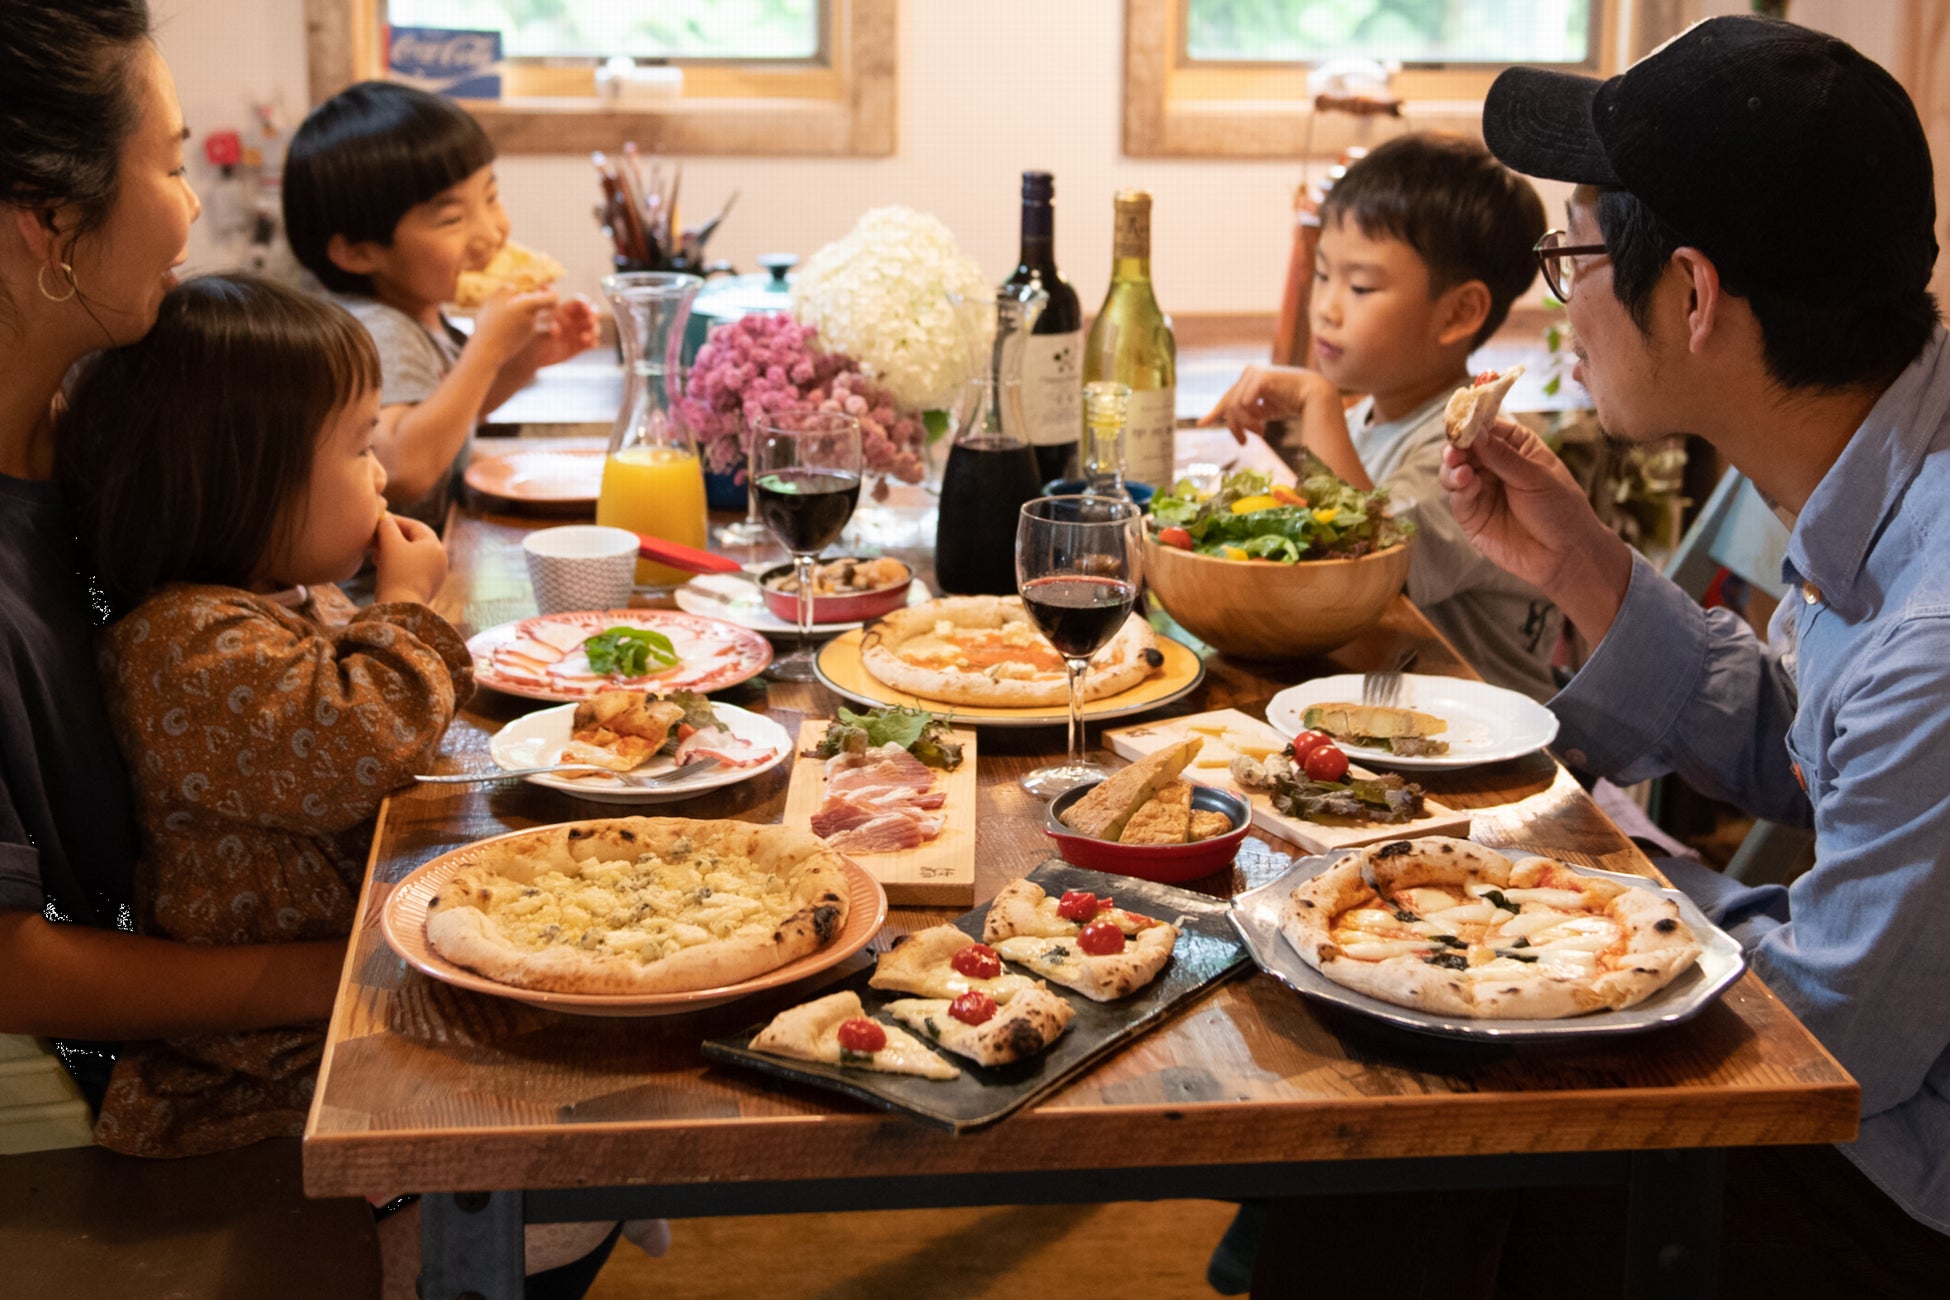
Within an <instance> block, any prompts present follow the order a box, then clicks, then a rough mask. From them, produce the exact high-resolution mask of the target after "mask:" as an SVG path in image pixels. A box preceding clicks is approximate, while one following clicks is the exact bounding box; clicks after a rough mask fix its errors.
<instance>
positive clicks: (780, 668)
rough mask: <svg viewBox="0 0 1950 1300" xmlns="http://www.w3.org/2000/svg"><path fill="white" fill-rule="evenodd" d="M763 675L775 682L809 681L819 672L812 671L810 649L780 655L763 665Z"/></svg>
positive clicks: (814, 679)
mask: <svg viewBox="0 0 1950 1300" xmlns="http://www.w3.org/2000/svg"><path fill="white" fill-rule="evenodd" d="M765 675H766V676H767V677H770V678H771V679H772V680H773V681H775V682H810V681H817V680H818V678H819V674H817V673H815V672H814V671H813V653H812V651H811V650H810V649H799V650H794V651H793V652H792V653H791V654H789V655H780V656H779V657H778V658H776V659H774V660H773V661H772V662H771V663H769V664H767V665H766V666H765Z"/></svg>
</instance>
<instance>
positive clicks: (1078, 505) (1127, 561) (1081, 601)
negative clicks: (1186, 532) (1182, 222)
mask: <svg viewBox="0 0 1950 1300" xmlns="http://www.w3.org/2000/svg"><path fill="white" fill-rule="evenodd" d="M1141 515H1142V511H1140V510H1139V508H1138V507H1137V505H1135V504H1134V503H1132V502H1131V501H1129V500H1125V499H1123V498H1119V497H1105V496H1061V497H1038V498H1037V499H1036V500H1034V501H1030V502H1027V503H1025V504H1024V506H1023V507H1022V514H1021V516H1020V517H1019V519H1018V522H1017V524H1016V591H1017V593H1018V594H1020V595H1021V596H1022V603H1023V605H1024V607H1025V608H1027V609H1028V611H1029V617H1030V618H1031V619H1033V620H1034V621H1035V624H1036V627H1037V628H1038V629H1039V630H1040V631H1041V632H1042V634H1043V635H1044V636H1046V637H1048V638H1049V641H1050V644H1051V645H1053V646H1055V647H1056V652H1057V653H1058V654H1060V655H1062V656H1063V664H1064V666H1065V667H1066V668H1067V669H1068V670H1069V674H1070V756H1069V759H1068V760H1067V761H1066V762H1063V763H1056V764H1052V765H1050V766H1048V767H1039V768H1037V769H1036V770H1035V771H1033V772H1031V773H1029V774H1028V775H1026V776H1024V777H1023V778H1022V788H1023V789H1025V790H1027V791H1028V792H1029V793H1031V794H1033V795H1039V796H1042V797H1043V798H1054V797H1055V796H1056V795H1059V794H1062V793H1063V792H1064V791H1065V790H1068V789H1070V788H1071V787H1072V786H1077V785H1082V784H1083V783H1084V782H1085V781H1096V780H1099V779H1101V778H1103V777H1104V776H1107V775H1108V774H1109V769H1107V768H1105V767H1103V766H1101V765H1099V764H1096V763H1092V762H1089V761H1087V760H1086V759H1085V757H1084V753H1083V678H1084V673H1085V672H1086V671H1087V670H1088V669H1089V666H1090V656H1091V655H1093V654H1096V653H1097V651H1098V650H1100V649H1102V648H1103V645H1104V643H1105V642H1106V641H1109V640H1110V639H1111V637H1113V636H1115V635H1116V634H1117V629H1118V628H1120V627H1122V626H1124V620H1125V619H1127V618H1129V617H1130V616H1131V607H1132V606H1133V605H1135V604H1136V603H1137V595H1138V586H1139V583H1140V582H1141V580H1142V578H1143V576H1144V573H1143V565H1144V560H1143V555H1144V551H1143V548H1142V546H1141V545H1140V544H1139V531H1138V530H1139V527H1140V525H1139V522H1138V520H1139V518H1140V517H1141Z"/></svg>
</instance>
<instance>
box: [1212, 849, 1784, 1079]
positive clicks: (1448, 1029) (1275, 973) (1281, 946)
mask: <svg viewBox="0 0 1950 1300" xmlns="http://www.w3.org/2000/svg"><path fill="white" fill-rule="evenodd" d="M1341 856H1342V855H1341V854H1338V853H1327V854H1322V855H1321V856H1319V857H1312V858H1301V859H1299V860H1297V861H1296V862H1295V863H1294V864H1293V867H1292V869H1290V870H1289V871H1287V872H1286V873H1285V874H1283V875H1281V876H1280V878H1279V879H1278V880H1274V881H1271V882H1270V883H1268V884H1264V885H1261V886H1260V887H1259V888H1257V889H1249V890H1247V891H1246V892H1245V893H1243V894H1240V895H1238V896H1237V897H1235V898H1234V899H1233V900H1232V925H1233V928H1234V929H1236V930H1238V931H1239V937H1240V938H1242V939H1244V940H1245V941H1246V947H1247V949H1248V950H1249V951H1250V952H1251V953H1252V954H1253V960H1254V961H1255V962H1258V963H1259V968H1260V969H1261V970H1263V971H1265V972H1266V973H1267V974H1268V975H1271V976H1272V977H1273V978H1274V979H1276V980H1278V981H1279V982H1280V983H1282V984H1284V985H1286V986H1287V987H1288V988H1290V989H1292V990H1293V991H1294V992H1295V993H1298V994H1300V995H1301V996H1302V997H1307V998H1312V999H1314V1000H1316V1001H1320V1002H1331V1003H1333V1004H1334V1005H1335V1006H1338V1007H1342V1008H1345V1009H1346V1010H1348V1011H1352V1012H1355V1013H1356V1014H1358V1015H1363V1016H1369V1017H1372V1018H1373V1019H1375V1020H1380V1021H1384V1022H1386V1023H1387V1024H1391V1025H1394V1026H1395V1027H1396V1028H1398V1029H1408V1030H1412V1031H1414V1032H1415V1033H1418V1034H1433V1035H1435V1036H1436V1037H1438V1038H1466V1039H1486V1040H1490V1041H1494V1042H1513V1041H1518V1040H1541V1041H1549V1040H1552V1039H1558V1040H1563V1039H1580V1038H1605V1037H1609V1036H1611V1035H1614V1034H1637V1033H1643V1032H1644V1031H1646V1030H1648V1029H1657V1028H1658V1027H1659V1026H1661V1025H1676V1024H1678V1023H1679V1022H1680V1021H1682V1020H1691V1019H1692V1018H1693V1017H1694V1016H1696V1015H1698V1014H1699V1013H1700V1012H1702V1011H1704V1010H1705V1009H1706V1008H1707V1007H1709V1006H1711V1005H1712V1004H1713V1002H1714V1000H1715V999H1717V998H1718V997H1719V996H1720V994H1722V993H1724V992H1726V990H1727V986H1728V985H1730V984H1732V983H1733V982H1734V981H1735V980H1737V979H1739V978H1740V972H1741V971H1743V970H1745V969H1747V959H1746V957H1745V956H1744V955H1743V954H1742V953H1741V951H1740V944H1739V942H1738V941H1737V940H1735V939H1734V937H1733V936H1732V935H1730V934H1728V933H1727V932H1726V931H1725V930H1722V929H1721V928H1720V927H1719V926H1717V925H1714V924H1713V923H1712V922H1711V921H1709V920H1707V919H1706V914H1705V913H1704V912H1702V911H1700V910H1699V905H1698V904H1696V903H1694V902H1693V900H1692V899H1690V898H1688V897H1687V896H1686V895H1685V894H1683V893H1681V892H1680V891H1678V890H1677V889H1661V888H1659V882H1658V881H1656V880H1647V879H1646V878H1645V877H1643V876H1633V875H1627V874H1625V873H1623V872H1618V871H1600V870H1598V869H1597V868H1595V867H1579V866H1573V868H1572V869H1573V870H1575V871H1577V872H1578V873H1579V874H1581V875H1586V876H1599V877H1602V878H1603V879H1605V880H1616V881H1618V882H1619V883H1620V884H1622V885H1631V886H1633V887H1634V888H1638V889H1649V890H1651V891H1652V892H1653V893H1655V894H1658V895H1660V896H1661V897H1663V898H1670V899H1671V900H1672V901H1673V902H1675V903H1677V904H1678V905H1679V918H1680V919H1681V920H1682V921H1684V922H1685V923H1686V924H1687V925H1688V926H1689V927H1690V928H1691V929H1692V931H1693V934H1694V935H1695V937H1697V938H1698V939H1699V942H1700V954H1699V960H1698V961H1697V962H1695V963H1694V964H1693V966H1692V967H1691V969H1689V970H1684V971H1681V972H1680V973H1679V975H1678V977H1677V978H1675V979H1674V980H1673V982H1672V983H1670V984H1668V985H1666V986H1665V987H1664V988H1662V989H1660V990H1659V991H1658V992H1657V993H1654V994H1653V995H1652V996H1651V997H1649V998H1647V999H1646V1000H1645V1001H1643V1002H1641V1003H1639V1004H1638V1005H1637V1006H1630V1007H1626V1008H1625V1009H1624V1010H1623V1011H1599V1012H1594V1013H1592V1014H1590V1015H1585V1016H1569V1017H1566V1018H1564V1019H1561V1020H1492V1019H1487V1018H1485V1019H1482V1020H1474V1019H1469V1018H1466V1017H1460V1018H1459V1017H1454V1016H1444V1015H1438V1014H1436V1013H1435V1012H1432V1011H1420V1010H1417V1009H1416V1008H1414V1007H1402V1006H1396V1005H1395V1004H1394V1003H1392V1002H1384V1001H1382V1000H1381V999H1380V998H1373V997H1369V996H1368V995H1367V994H1365V993H1357V992H1355V991H1354V990H1353V989H1351V988H1348V987H1347V986H1346V985H1343V984H1336V983H1335V982H1334V981H1333V980H1330V979H1328V978H1327V977H1326V976H1325V975H1322V974H1321V973H1320V972H1319V971H1317V970H1315V969H1314V968H1313V967H1312V966H1309V965H1308V964H1307V963H1306V961H1305V960H1303V959H1302V958H1301V956H1300V954H1299V953H1297V952H1295V951H1294V950H1293V945H1292V944H1290V943H1288V942H1287V939H1286V936H1285V935H1284V934H1282V933H1281V932H1280V909H1281V908H1282V907H1284V906H1285V905H1286V900H1287V895H1289V894H1291V893H1292V892H1293V891H1294V890H1295V889H1297V888H1299V887H1300V885H1301V884H1303V883H1304V882H1306V881H1309V880H1312V879H1313V878H1314V877H1315V876H1317V875H1319V874H1320V873H1321V872H1323V871H1325V870H1327V868H1329V867H1331V866H1333V865H1334V864H1335V863H1336V862H1338V861H1340V860H1341Z"/></svg>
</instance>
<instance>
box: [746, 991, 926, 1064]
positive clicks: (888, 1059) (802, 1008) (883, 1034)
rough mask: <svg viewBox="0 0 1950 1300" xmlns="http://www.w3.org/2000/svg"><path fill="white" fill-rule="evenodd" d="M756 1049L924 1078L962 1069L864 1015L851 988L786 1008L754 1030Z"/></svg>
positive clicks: (917, 1040) (800, 1058)
mask: <svg viewBox="0 0 1950 1300" xmlns="http://www.w3.org/2000/svg"><path fill="white" fill-rule="evenodd" d="M751 1047H752V1050H753V1051H754V1052H765V1053H768V1054H769V1055H772V1056H784V1057H790V1058H791V1059H792V1060H795V1061H820V1062H823V1063H825V1064H827V1065H851V1066H854V1067H856V1068H858V1069H862V1070H879V1071H882V1072H883V1073H886V1074H918V1075H920V1076H921V1077H923V1078H926V1079H953V1078H958V1077H959V1076H960V1075H961V1071H960V1070H958V1069H956V1068H955V1067H954V1066H952V1065H950V1064H948V1062H946V1061H944V1060H942V1059H941V1058H940V1057H938V1056H936V1055H935V1054H934V1053H933V1052H931V1051H929V1050H928V1049H927V1048H926V1047H925V1046H924V1045H922V1043H921V1041H920V1040H919V1039H917V1038H915V1037H914V1035H912V1034H910V1033H908V1032H907V1031H906V1030H903V1029H895V1028H892V1027H891V1026H888V1025H883V1024H881V1023H880V1022H879V1021H877V1020H870V1019H868V1018H867V1013H866V1010H865V1009H864V1008H863V1007H861V1005H860V995H859V994H858V993H855V992H853V991H852V990H851V989H849V990H847V991H846V992H844V993H831V994H828V995H827V996H826V997H823V998H817V999H815V1000H814V1001H811V1002H806V1003H802V1004H800V1005H799V1006H796V1007H791V1008H788V1009H787V1010H785V1011H781V1012H779V1014H778V1015H776V1016H773V1017H772V1023H771V1024H769V1025H767V1026H765V1028H763V1029H761V1030H759V1031H758V1033H757V1035H756V1036H754V1037H753V1039H752V1042H751Z"/></svg>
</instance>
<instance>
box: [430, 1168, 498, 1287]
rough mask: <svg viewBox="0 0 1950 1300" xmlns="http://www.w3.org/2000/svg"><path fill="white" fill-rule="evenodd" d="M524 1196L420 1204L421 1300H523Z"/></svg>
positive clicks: (445, 1197)
mask: <svg viewBox="0 0 1950 1300" xmlns="http://www.w3.org/2000/svg"><path fill="white" fill-rule="evenodd" d="M521 1238H522V1231H521V1193H520V1192H445V1193H435V1194H429V1195H427V1196H425V1197H423V1198H421V1201H420V1296H421V1300H521V1292H522V1283H521V1275H522V1239H521Z"/></svg>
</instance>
